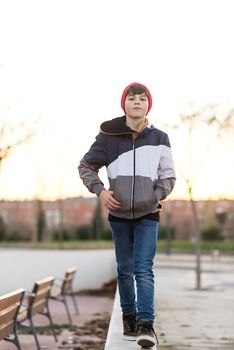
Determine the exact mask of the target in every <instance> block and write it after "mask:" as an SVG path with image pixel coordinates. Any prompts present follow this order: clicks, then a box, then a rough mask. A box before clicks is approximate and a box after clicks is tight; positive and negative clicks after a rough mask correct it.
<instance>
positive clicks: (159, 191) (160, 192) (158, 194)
mask: <svg viewBox="0 0 234 350" xmlns="http://www.w3.org/2000/svg"><path fill="white" fill-rule="evenodd" d="M154 192H155V194H156V197H157V198H158V200H159V201H160V200H161V199H162V198H163V189H162V188H161V187H158V188H156V190H155V191H154Z"/></svg>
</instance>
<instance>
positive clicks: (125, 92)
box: [121, 82, 152, 114]
mask: <svg viewBox="0 0 234 350" xmlns="http://www.w3.org/2000/svg"><path fill="white" fill-rule="evenodd" d="M134 85H139V86H142V87H143V88H144V89H145V91H146V95H147V97H148V102H149V107H148V110H147V113H146V114H148V113H149V111H150V110H151V107H152V95H151V93H150V91H149V89H148V88H147V87H146V86H145V85H143V84H141V83H136V82H134V83H131V84H129V85H128V86H126V88H125V89H124V91H123V93H122V97H121V107H122V109H123V110H124V113H126V111H125V99H126V96H127V92H128V89H129V88H130V87H132V86H134Z"/></svg>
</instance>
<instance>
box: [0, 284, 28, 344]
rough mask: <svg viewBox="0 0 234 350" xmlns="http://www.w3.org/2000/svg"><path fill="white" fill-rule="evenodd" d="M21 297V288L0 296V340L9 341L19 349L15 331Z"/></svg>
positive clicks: (22, 295) (22, 292) (22, 293)
mask: <svg viewBox="0 0 234 350" xmlns="http://www.w3.org/2000/svg"><path fill="white" fill-rule="evenodd" d="M23 297H24V290H23V289H22V288H20V289H17V290H15V291H13V292H11V293H8V294H5V295H3V296H0V341H1V340H6V341H9V342H11V343H13V344H14V345H15V346H16V347H17V349H19V350H21V347H20V343H19V338H18V335H17V332H16V323H17V315H18V312H19V309H20V305H21V302H22V300H23Z"/></svg>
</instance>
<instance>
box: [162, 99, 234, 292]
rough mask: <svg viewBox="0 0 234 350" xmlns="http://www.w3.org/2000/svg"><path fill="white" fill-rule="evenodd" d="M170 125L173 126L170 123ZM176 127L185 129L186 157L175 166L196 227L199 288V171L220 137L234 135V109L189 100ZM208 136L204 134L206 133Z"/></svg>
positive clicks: (198, 281) (199, 281)
mask: <svg viewBox="0 0 234 350" xmlns="http://www.w3.org/2000/svg"><path fill="white" fill-rule="evenodd" d="M167 127H169V128H170V127H172V126H169V125H167ZM173 129H174V130H176V131H178V132H179V133H180V137H181V134H182V133H183V138H184V140H187V142H185V144H184V149H185V150H186V152H187V154H186V155H185V159H186V161H183V162H180V161H179V160H178V159H176V167H177V169H178V171H179V173H180V176H181V178H182V179H183V180H184V183H185V185H186V189H187V194H188V198H189V201H190V204H191V210H192V214H193V219H194V225H195V230H196V289H198V290H200V289H201V229H202V227H201V220H200V218H199V216H198V210H197V206H196V201H195V199H194V188H195V185H196V181H197V178H198V175H199V173H200V172H201V170H202V168H203V167H204V164H205V163H206V162H207V160H208V157H209V154H210V151H211V147H212V146H213V145H214V144H215V143H216V144H217V141H218V139H223V138H225V139H226V140H227V138H229V139H230V136H232V135H233V129H234V109H228V110H226V111H225V110H224V109H223V108H222V106H220V105H218V104H208V105H206V106H203V107H200V108H198V107H197V106H195V105H194V103H191V104H190V110H189V112H188V113H184V114H182V113H181V114H180V116H179V122H178V124H176V125H174V126H173ZM181 129H183V130H181ZM204 136H205V137H204ZM198 144H200V146H201V145H202V154H199V159H195V154H196V153H197V148H198Z"/></svg>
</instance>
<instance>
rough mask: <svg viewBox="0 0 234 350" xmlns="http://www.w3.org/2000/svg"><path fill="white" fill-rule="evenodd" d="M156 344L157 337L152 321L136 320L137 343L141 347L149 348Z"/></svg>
mask: <svg viewBox="0 0 234 350" xmlns="http://www.w3.org/2000/svg"><path fill="white" fill-rule="evenodd" d="M156 341H157V344H158V337H157V335H156V333H155V331H154V327H153V322H151V321H138V322H137V344H138V345H140V346H141V347H142V348H151V347H152V346H156ZM154 349H155V348H154Z"/></svg>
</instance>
